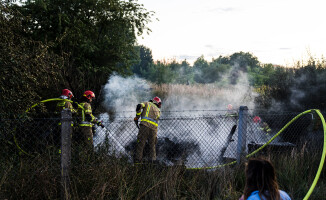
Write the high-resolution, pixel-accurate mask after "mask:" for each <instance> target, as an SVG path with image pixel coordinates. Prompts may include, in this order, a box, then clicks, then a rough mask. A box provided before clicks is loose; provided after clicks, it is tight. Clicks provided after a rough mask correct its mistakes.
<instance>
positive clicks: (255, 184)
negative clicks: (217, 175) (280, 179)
mask: <svg viewBox="0 0 326 200" xmlns="http://www.w3.org/2000/svg"><path fill="white" fill-rule="evenodd" d="M245 174H246V185H245V189H244V194H243V195H242V197H241V198H240V199H239V200H291V198H290V196H289V195H288V194H287V193H286V192H284V191H282V190H279V187H278V183H277V180H276V173H275V169H274V167H273V165H272V163H271V162H270V161H268V160H266V159H263V158H252V159H250V160H249V161H248V163H247V165H246V171H245Z"/></svg>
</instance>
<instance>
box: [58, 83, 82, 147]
mask: <svg viewBox="0 0 326 200" xmlns="http://www.w3.org/2000/svg"><path fill="white" fill-rule="evenodd" d="M73 97H74V95H73V93H72V92H71V91H70V90H68V89H63V90H62V93H61V96H60V97H59V99H62V101H59V102H58V103H57V105H56V108H55V114H56V115H57V116H58V121H57V126H56V128H55V130H54V135H53V137H54V138H53V139H54V143H55V145H59V143H60V135H61V119H60V118H61V111H62V110H64V109H69V110H70V111H71V112H72V113H73V114H74V113H76V112H77V110H76V109H77V107H78V104H77V105H76V103H74V105H73V104H72V103H71V102H69V101H65V99H67V100H71V99H72V98H73ZM74 106H75V107H76V106H77V107H76V108H74ZM71 126H73V123H72V124H71ZM59 152H60V150H59Z"/></svg>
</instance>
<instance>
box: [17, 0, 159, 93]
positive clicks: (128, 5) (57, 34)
mask: <svg viewBox="0 0 326 200" xmlns="http://www.w3.org/2000/svg"><path fill="white" fill-rule="evenodd" d="M16 8H17V9H18V10H19V11H20V12H21V13H22V14H23V15H24V16H28V17H29V18H28V20H26V21H25V23H24V27H25V30H26V34H27V35H28V36H31V37H32V38H33V39H34V40H40V41H42V42H44V43H45V44H49V43H50V44H53V45H51V48H50V50H51V51H53V52H54V53H55V54H57V55H60V56H62V57H64V65H63V68H62V70H61V71H60V72H61V74H62V76H63V77H65V81H66V84H67V85H68V86H69V87H70V88H71V89H72V90H73V91H74V93H76V94H77V96H81V94H82V93H83V91H84V90H87V89H90V90H93V91H94V92H95V93H96V94H98V93H100V89H101V85H103V84H104V83H105V82H106V80H107V78H108V77H109V75H110V74H111V73H112V72H114V71H116V72H118V73H120V74H128V73H130V72H131V70H130V66H131V64H132V63H131V62H132V61H134V60H135V58H134V57H135V55H136V54H135V52H134V44H135V42H136V34H138V35H141V34H142V33H143V32H144V31H147V32H149V31H150V29H149V28H147V27H146V24H147V23H148V22H149V21H150V20H151V16H152V15H153V12H148V11H147V10H146V9H144V8H143V5H141V4H138V3H136V0H129V1H121V0H86V1H85V0H56V1H48V0H34V1H32V0H28V1H26V2H25V3H24V4H23V5H21V6H16ZM75 96H76V95H75Z"/></svg>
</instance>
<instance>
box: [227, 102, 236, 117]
mask: <svg viewBox="0 0 326 200" xmlns="http://www.w3.org/2000/svg"><path fill="white" fill-rule="evenodd" d="M227 109H228V110H227V112H226V114H225V117H238V113H237V111H235V110H234V109H233V106H232V104H228V105H227Z"/></svg>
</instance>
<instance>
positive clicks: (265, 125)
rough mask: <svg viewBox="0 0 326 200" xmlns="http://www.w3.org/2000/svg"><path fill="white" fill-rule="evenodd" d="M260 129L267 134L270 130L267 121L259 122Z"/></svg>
mask: <svg viewBox="0 0 326 200" xmlns="http://www.w3.org/2000/svg"><path fill="white" fill-rule="evenodd" d="M260 130H262V131H264V132H265V134H266V135H269V134H270V133H271V131H272V129H271V128H270V127H269V126H268V124H267V122H263V123H261V125H260Z"/></svg>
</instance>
